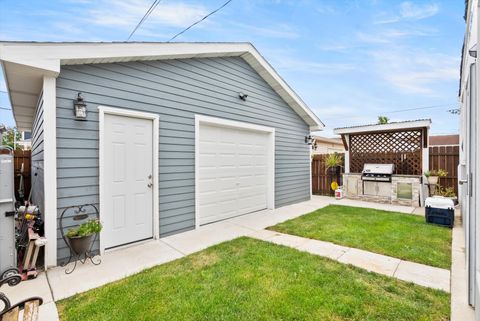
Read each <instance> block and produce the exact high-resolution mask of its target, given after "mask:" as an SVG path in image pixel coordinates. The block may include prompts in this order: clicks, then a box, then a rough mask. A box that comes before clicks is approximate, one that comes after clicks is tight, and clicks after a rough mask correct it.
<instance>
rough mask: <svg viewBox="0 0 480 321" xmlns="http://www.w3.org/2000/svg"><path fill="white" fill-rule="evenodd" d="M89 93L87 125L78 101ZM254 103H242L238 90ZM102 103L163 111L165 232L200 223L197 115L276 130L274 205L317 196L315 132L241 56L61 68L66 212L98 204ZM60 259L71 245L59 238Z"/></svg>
mask: <svg viewBox="0 0 480 321" xmlns="http://www.w3.org/2000/svg"><path fill="white" fill-rule="evenodd" d="M78 92H82V93H83V96H84V97H85V100H86V102H87V105H88V112H89V114H88V121H87V122H77V121H75V120H74V119H73V115H72V100H73V99H74V97H75V96H76V94H77V93H78ZM239 92H245V93H247V94H248V95H249V96H248V99H247V101H246V102H243V101H241V100H239V99H238V93H239ZM99 105H103V106H110V107H116V108H126V109H132V110H138V111H143V112H151V113H156V114H158V115H159V116H160V124H159V132H160V139H159V151H160V155H159V182H160V186H159V203H160V204H159V207H160V234H161V236H167V235H171V234H175V233H179V232H183V231H187V230H190V229H193V228H194V226H195V221H194V217H195V213H194V210H195V208H194V206H195V183H194V173H195V164H194V160H195V155H194V152H195V143H194V140H195V114H201V115H208V116H213V117H219V118H225V119H231V120H236V121H241V122H247V123H252V124H257V125H263V126H269V127H274V128H275V157H276V159H275V190H276V192H275V205H276V206H277V207H280V206H283V205H287V204H291V203H295V202H299V201H303V200H307V199H308V198H309V197H310V177H309V175H310V174H309V164H310V156H309V149H308V146H307V145H305V143H304V136H305V135H308V133H309V128H308V126H307V125H306V124H305V122H304V121H303V120H302V119H301V118H300V117H299V116H298V115H297V114H296V113H295V112H294V111H293V110H292V109H291V108H290V107H289V106H288V105H287V104H286V103H285V102H284V101H283V100H282V98H281V97H280V96H278V94H276V93H275V91H274V90H273V89H272V88H271V87H270V86H269V85H268V84H267V83H266V82H265V81H264V80H263V79H262V78H261V77H260V76H259V75H258V74H257V73H256V72H255V71H254V70H253V69H252V68H251V67H250V66H249V65H248V64H247V63H246V62H245V61H244V60H243V59H242V58H239V57H225V58H201V59H200V58H199V59H180V60H167V61H148V62H126V63H116V64H95V65H78V66H62V70H61V73H60V76H59V77H58V79H57V158H58V159H57V167H58V170H57V188H58V191H57V193H58V202H57V206H58V209H59V215H60V213H61V211H62V210H63V208H64V207H66V206H69V205H76V204H77V205H78V204H83V203H98V152H99V151H98V124H99V123H98V111H97V107H98V106H99ZM58 244H59V256H58V257H59V261H62V260H63V259H65V257H66V253H67V251H66V248H65V244H63V240H61V238H59V240H58Z"/></svg>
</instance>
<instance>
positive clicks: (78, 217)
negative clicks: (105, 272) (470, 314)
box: [59, 204, 102, 274]
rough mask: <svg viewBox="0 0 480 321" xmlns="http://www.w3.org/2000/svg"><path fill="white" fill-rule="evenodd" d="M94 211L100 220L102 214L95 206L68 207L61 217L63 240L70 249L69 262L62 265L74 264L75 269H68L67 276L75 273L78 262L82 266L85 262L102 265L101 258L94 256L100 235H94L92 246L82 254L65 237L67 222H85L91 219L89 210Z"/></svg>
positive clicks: (66, 270)
mask: <svg viewBox="0 0 480 321" xmlns="http://www.w3.org/2000/svg"><path fill="white" fill-rule="evenodd" d="M88 208H90V209H93V210H94V212H93V213H91V214H93V215H94V216H95V218H96V219H97V220H99V219H100V214H99V212H98V208H97V207H96V206H95V205H93V204H84V205H77V206H70V207H67V208H66V209H64V210H63V212H62V215H60V222H59V225H60V232H61V234H62V238H63V240H64V241H65V244H67V246H68V248H69V249H70V257H69V258H68V261H67V262H66V263H63V264H62V267H64V266H67V265H68V264H69V263H70V262H72V261H73V262H74V265H73V267H72V268H71V269H70V270H69V269H68V268H67V269H65V273H66V274H70V273H72V272H73V271H75V268H76V267H77V261H80V262H81V263H82V264H85V262H86V261H87V259H88V260H90V262H92V264H93V265H99V264H100V263H102V260H101V258H100V257H99V256H98V255H96V254H94V253H93V252H92V248H93V245H94V244H95V241H96V240H97V237H98V234H94V237H93V240H91V244H90V246H89V247H88V248H87V250H85V251H83V252H82V253H77V252H76V251H75V250H74V249H73V247H72V244H71V243H70V241H69V239H68V238H67V237H66V236H65V229H64V227H63V226H64V224H63V223H64V221H65V220H69V219H71V220H73V221H74V222H78V221H85V220H88V219H89V218H91V216H90V215H89V214H88V213H87V209H88Z"/></svg>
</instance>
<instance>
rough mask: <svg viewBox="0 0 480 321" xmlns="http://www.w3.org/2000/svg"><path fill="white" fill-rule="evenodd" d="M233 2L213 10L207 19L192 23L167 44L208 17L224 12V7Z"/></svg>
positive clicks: (230, 0) (229, 0)
mask: <svg viewBox="0 0 480 321" xmlns="http://www.w3.org/2000/svg"><path fill="white" fill-rule="evenodd" d="M232 1H233V0H228V1H227V2H225V3H224V4H222V5H221V6H220V7H218V8H217V9H215V10H213V11H212V12H210V13H209V14H207V15H206V16H205V17H203V18H202V19H200V20H198V21H196V22H194V23H192V24H191V25H190V26H188V27H187V28H185V29H183V30H182V31H180V32H179V33H177V34H176V35H175V36H173V37H172V38H170V40H168V41H167V42H170V41H172V40H173V39H175V38H177V37H178V36H180V35H182V34H183V33H185V32H187V31H188V30H189V29H190V28H192V27H194V26H196V25H197V24H199V23H200V22H202V21H203V20H205V19H207V18H208V17H210V16H211V15H213V14H215V13H217V12H218V11H220V10H222V9H223V8H224V7H226V6H227V5H228V4H229V3H230V2H232Z"/></svg>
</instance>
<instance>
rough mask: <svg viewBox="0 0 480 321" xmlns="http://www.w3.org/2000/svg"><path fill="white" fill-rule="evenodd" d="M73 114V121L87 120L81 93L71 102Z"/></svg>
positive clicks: (85, 106) (85, 107) (85, 105)
mask: <svg viewBox="0 0 480 321" xmlns="http://www.w3.org/2000/svg"><path fill="white" fill-rule="evenodd" d="M73 114H74V115H75V120H87V104H86V103H85V101H84V100H83V97H82V96H81V93H78V94H77V99H75V100H74V101H73Z"/></svg>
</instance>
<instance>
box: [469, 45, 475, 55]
mask: <svg viewBox="0 0 480 321" xmlns="http://www.w3.org/2000/svg"><path fill="white" fill-rule="evenodd" d="M468 54H469V55H470V57H473V58H477V45H474V46H473V47H472V48H470V49H469V50H468Z"/></svg>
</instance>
